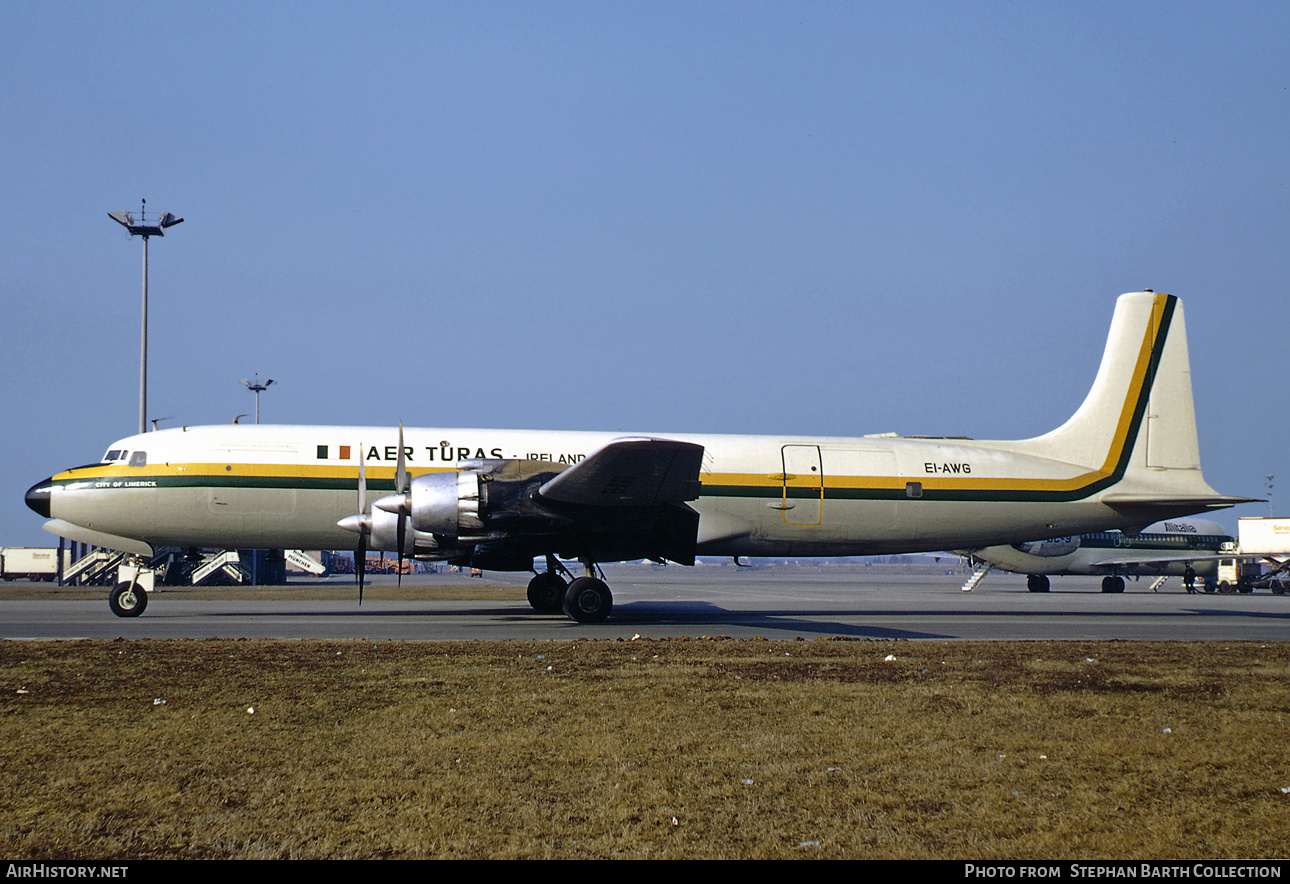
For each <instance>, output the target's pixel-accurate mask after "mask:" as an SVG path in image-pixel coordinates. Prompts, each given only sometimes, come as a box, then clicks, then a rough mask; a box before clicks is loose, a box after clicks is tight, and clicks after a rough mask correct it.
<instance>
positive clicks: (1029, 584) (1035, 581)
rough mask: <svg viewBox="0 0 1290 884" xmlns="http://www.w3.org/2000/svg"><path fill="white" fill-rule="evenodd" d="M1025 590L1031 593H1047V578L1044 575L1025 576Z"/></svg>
mask: <svg viewBox="0 0 1290 884" xmlns="http://www.w3.org/2000/svg"><path fill="white" fill-rule="evenodd" d="M1026 589H1028V590H1030V591H1031V592H1048V576H1047V575H1046V574H1030V575H1027V577H1026Z"/></svg>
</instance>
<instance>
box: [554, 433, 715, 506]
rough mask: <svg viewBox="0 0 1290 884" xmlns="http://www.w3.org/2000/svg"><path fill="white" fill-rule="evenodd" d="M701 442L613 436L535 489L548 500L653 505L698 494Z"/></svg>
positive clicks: (701, 461) (574, 502) (678, 501)
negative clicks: (610, 440) (607, 441)
mask: <svg viewBox="0 0 1290 884" xmlns="http://www.w3.org/2000/svg"><path fill="white" fill-rule="evenodd" d="M702 465H703V446H702V445H696V444H694V443H692V442H676V441H673V440H670V439H616V440H615V441H613V442H610V443H609V444H608V445H606V446H605V447H603V448H601V449H599V450H598V451H595V452H593V453H591V454H590V455H588V456H587V457H585V458H583V459H582V460H581V461H579V462H578V463H577V464H575V465H574V466H572V467H570V468H569V469H567V470H565V471H564V472H562V473H560V474H559V475H557V476H556V477H555V478H553V479H551V480H550V481H548V482H547V483H546V484H544V485H543V486H542V487H541V488H539V489H538V496H539V497H541V498H542V499H543V500H547V501H550V502H552V503H563V504H571V505H577V506H614V507H631V506H659V505H661V504H668V503H683V502H685V501H687V500H695V499H697V498H698V496H699V488H700V485H699V470H700V468H701V467H702Z"/></svg>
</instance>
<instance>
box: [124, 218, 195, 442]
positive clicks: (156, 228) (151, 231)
mask: <svg viewBox="0 0 1290 884" xmlns="http://www.w3.org/2000/svg"><path fill="white" fill-rule="evenodd" d="M108 217H109V218H111V219H112V220H113V221H115V222H116V223H118V224H120V225H121V226H122V227H124V228H125V229H126V230H128V231H130V235H131V236H142V237H143V331H142V334H141V340H140V343H139V432H140V433H146V432H147V431H148V237H150V236H165V234H164V233H162V231H163V230H165V229H166V228H167V227H174V226H175V225H176V224H182V223H183V222H184V219H183V218H180V217H179V216H178V215H172V214H170V213H169V212H162V213H161V214H160V215H158V216H157V217H156V218H154V219H153V220H152V221H151V222H149V221H148V201H147V200H143V207H142V208H141V209H139V217H138V219H136V218H135V217H134V216H133V215H131V214H130V213H129V212H124V211H121V212H108Z"/></svg>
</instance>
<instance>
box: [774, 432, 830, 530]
mask: <svg viewBox="0 0 1290 884" xmlns="http://www.w3.org/2000/svg"><path fill="white" fill-rule="evenodd" d="M782 450H783V455H784V509H783V512H784V521H785V522H786V523H787V524H789V525H819V524H821V523H822V522H823V519H824V470H823V468H822V467H821V465H820V446H818V445H785V446H784V447H783V449H782Z"/></svg>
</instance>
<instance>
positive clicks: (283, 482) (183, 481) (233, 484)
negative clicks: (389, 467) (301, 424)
mask: <svg viewBox="0 0 1290 884" xmlns="http://www.w3.org/2000/svg"><path fill="white" fill-rule="evenodd" d="M104 481H105V480H103V479H83V480H77V479H71V480H65V481H60V482H55V483H54V485H53V487H54V488H59V489H64V490H85V489H93V488H95V487H103V486H104ZM109 481H112V480H109ZM123 482H128V484H122V485H119V486H115V487H112V488H110V489H108V490H112V491H119V490H123V489H127V490H128V489H129V488H142V490H149V489H150V488H153V487H155V488H297V489H308V490H321V491H353V492H355V493H357V492H358V480H357V479H344V478H339V479H337V478H321V477H309V476H220V475H214V474H212V475H208V476H148V475H138V476H131V477H130V478H129V479H128V480H123ZM146 482H151V483H154V484H153V485H151V486H143V485H141V484H140V483H146ZM367 490H368V491H369V492H373V491H389V492H391V493H392V492H393V491H394V480H393V479H371V478H369V479H368V480H367Z"/></svg>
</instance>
